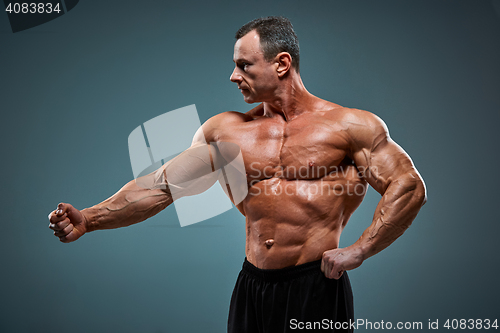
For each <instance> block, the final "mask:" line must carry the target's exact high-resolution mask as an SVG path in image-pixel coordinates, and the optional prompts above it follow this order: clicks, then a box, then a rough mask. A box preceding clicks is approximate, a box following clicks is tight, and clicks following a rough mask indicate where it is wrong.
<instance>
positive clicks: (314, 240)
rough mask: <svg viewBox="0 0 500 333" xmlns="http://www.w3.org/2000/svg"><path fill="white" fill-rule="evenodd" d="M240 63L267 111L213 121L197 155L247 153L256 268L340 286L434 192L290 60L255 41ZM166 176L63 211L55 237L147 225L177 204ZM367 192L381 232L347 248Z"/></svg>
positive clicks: (378, 130) (374, 126)
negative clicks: (309, 85) (299, 271)
mask: <svg viewBox="0 0 500 333" xmlns="http://www.w3.org/2000/svg"><path fill="white" fill-rule="evenodd" d="M233 60H234V62H235V65H236V66H235V69H234V71H233V73H232V74H231V77H230V79H231V81H232V82H234V83H236V84H237V85H238V88H239V89H240V90H241V93H242V94H243V97H244V100H245V101H246V102H247V103H255V102H260V103H261V104H259V105H258V106H257V107H255V108H254V109H252V110H250V111H249V112H247V113H245V114H242V113H238V112H225V113H221V114H218V115H216V116H214V117H212V118H211V119H209V120H208V121H207V122H206V123H205V124H204V125H203V126H202V131H198V133H197V135H196V136H195V139H194V140H193V146H194V147H200V145H206V142H208V143H210V142H231V143H234V144H237V145H238V146H239V147H240V149H241V152H242V154H243V159H244V163H245V169H246V173H247V175H246V177H247V183H248V192H249V193H248V195H247V197H246V198H245V199H244V200H243V201H242V202H241V203H239V204H238V205H237V207H238V209H239V211H240V212H241V213H242V214H243V215H244V216H245V217H246V256H247V259H248V261H250V262H251V263H252V264H253V265H255V266H257V267H259V268H262V269H279V268H284V267H289V266H294V265H300V264H304V263H307V262H311V261H315V260H319V259H322V262H321V270H322V271H323V272H324V274H325V276H326V277H328V278H333V279H338V278H339V277H340V276H341V275H342V273H343V272H344V271H346V270H351V269H354V268H356V267H358V266H360V265H361V264H362V262H363V261H364V260H366V259H367V258H369V257H370V256H372V255H374V254H376V253H378V252H380V251H381V250H383V249H384V248H386V247H387V246H389V245H390V244H391V243H392V242H394V241H395V240H396V239H397V238H398V237H399V236H401V235H402V234H403V233H404V231H405V230H406V229H407V228H408V227H409V226H410V224H411V223H412V221H413V220H414V218H415V217H416V215H417V213H418V212H419V210H420V208H421V207H422V205H423V204H424V203H425V201H426V190H425V185H424V182H423V180H422V178H421V177H420V175H419V173H418V172H417V170H416V169H415V166H414V165H413V163H412V161H411V159H410V157H409V156H408V155H407V154H406V153H405V152H404V150H403V149H402V148H401V147H399V146H398V145H397V144H396V143H395V142H394V141H392V140H391V138H390V137H389V134H388V130H387V127H386V126H385V124H384V123H383V121H382V120H381V119H379V118H378V117H377V116H375V115H373V114H372V113H369V112H366V111H361V110H356V109H349V108H345V107H342V106H340V105H337V104H334V103H330V102H328V101H325V100H322V99H320V98H318V97H315V96H313V95H312V94H310V93H309V92H308V91H307V90H306V88H305V86H304V84H303V83H302V80H301V77H300V74H299V73H298V72H297V71H296V69H295V68H294V67H293V66H292V58H291V56H290V54H289V53H287V52H282V53H279V54H278V55H276V57H275V58H274V59H272V60H271V61H266V60H265V59H264V55H263V52H262V50H261V47H260V41H259V36H258V34H257V33H256V32H255V31H251V32H249V33H248V34H247V35H245V36H243V37H242V38H240V39H238V40H237V41H236V44H235V47H234V58H233ZM200 133H201V134H200ZM200 136H204V140H203V137H200ZM166 144H168V143H166ZM173 163H174V164H175V162H173ZM160 173H161V172H160V171H157V172H156V174H155V173H153V174H152V175H149V176H146V177H144V178H143V179H142V181H143V182H146V183H147V182H149V183H150V186H143V185H141V184H139V183H138V182H137V181H131V182H129V183H128V184H126V185H125V186H124V187H123V188H122V189H120V190H119V191H118V192H117V193H116V194H115V195H114V196H112V197H111V198H109V199H107V200H106V201H104V202H102V203H100V204H97V205H96V206H93V207H91V208H87V209H84V210H82V211H79V210H77V209H76V208H74V207H73V206H72V205H70V204H67V203H60V204H59V205H58V208H57V209H56V210H55V211H53V212H51V213H50V215H49V220H50V225H49V227H50V228H51V229H52V230H54V235H55V236H57V237H59V239H60V240H61V241H62V242H65V243H68V242H72V241H75V240H76V239H78V238H79V237H81V236H82V235H84V234H85V233H87V232H89V231H94V230H101V229H113V228H119V227H124V226H128V225H131V224H134V223H137V222H140V221H143V220H145V219H147V218H149V217H151V216H153V215H155V214H157V213H158V212H160V211H161V210H162V209H164V208H166V207H167V206H168V205H170V204H171V203H172V202H173V200H172V195H171V193H170V191H169V189H168V187H166V186H165V184H166V183H168V182H169V180H168V179H166V180H165V179H164V178H165V177H163V178H162V177H158V174H160ZM148 177H149V178H148ZM368 184H369V185H371V186H372V187H373V188H374V189H375V190H376V191H377V192H379V193H380V194H381V195H382V199H381V200H380V202H379V204H378V206H377V208H376V210H375V214H374V217H373V222H372V224H371V225H370V226H369V227H368V228H367V229H366V230H365V231H364V232H363V234H362V235H361V237H360V238H359V239H358V240H357V241H356V242H355V243H354V244H352V245H351V246H349V247H346V248H339V247H338V246H339V239H340V234H341V233H342V230H343V228H344V227H345V225H346V224H347V222H348V220H349V218H350V216H351V215H352V213H353V212H354V210H355V209H356V208H357V207H358V206H359V204H360V203H361V201H362V200H363V197H364V195H365V193H366V188H367V186H368Z"/></svg>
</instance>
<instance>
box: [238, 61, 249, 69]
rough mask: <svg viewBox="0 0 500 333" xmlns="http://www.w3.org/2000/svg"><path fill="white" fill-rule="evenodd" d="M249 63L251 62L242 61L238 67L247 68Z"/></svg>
mask: <svg viewBox="0 0 500 333" xmlns="http://www.w3.org/2000/svg"><path fill="white" fill-rule="evenodd" d="M248 65H249V64H248V63H246V62H242V63H240V64H239V65H238V67H239V68H241V69H242V70H245V69H246V68H247V66H248Z"/></svg>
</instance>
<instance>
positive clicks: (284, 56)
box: [275, 52, 292, 78]
mask: <svg viewBox="0 0 500 333" xmlns="http://www.w3.org/2000/svg"><path fill="white" fill-rule="evenodd" d="M275 59H276V64H277V66H276V71H277V72H278V76H279V77H280V78H281V77H283V76H285V74H286V73H288V71H289V70H290V68H291V67H292V56H291V55H290V53H288V52H280V53H278V54H277V55H276V58H275Z"/></svg>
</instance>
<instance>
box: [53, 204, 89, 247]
mask: <svg viewBox="0 0 500 333" xmlns="http://www.w3.org/2000/svg"><path fill="white" fill-rule="evenodd" d="M49 221H50V224H49V228H50V229H52V230H54V236H56V237H59V240H60V241H61V242H63V243H70V242H73V241H75V240H77V239H78V238H80V237H82V236H83V234H85V233H86V232H87V220H86V219H85V216H84V215H83V214H82V213H81V212H80V211H79V210H78V209H76V208H75V207H73V206H72V205H70V204H67V203H60V204H59V205H57V209H56V210H54V211H53V212H51V213H50V214H49Z"/></svg>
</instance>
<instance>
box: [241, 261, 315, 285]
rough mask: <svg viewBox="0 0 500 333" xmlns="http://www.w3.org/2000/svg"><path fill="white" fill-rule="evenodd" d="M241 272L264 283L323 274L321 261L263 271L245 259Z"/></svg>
mask: <svg viewBox="0 0 500 333" xmlns="http://www.w3.org/2000/svg"><path fill="white" fill-rule="evenodd" d="M241 271H242V272H243V273H245V274H248V275H251V276H253V277H254V278H257V279H261V280H264V281H285V280H292V279H295V278H298V277H301V276H304V275H308V274H312V273H318V272H321V259H320V260H315V261H311V262H308V263H305V264H301V265H296V266H289V267H285V268H280V269H262V268H258V267H256V266H254V265H253V264H252V263H251V262H249V261H248V260H247V258H245V261H244V262H243V267H242V270H241Z"/></svg>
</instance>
